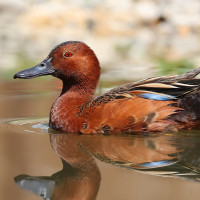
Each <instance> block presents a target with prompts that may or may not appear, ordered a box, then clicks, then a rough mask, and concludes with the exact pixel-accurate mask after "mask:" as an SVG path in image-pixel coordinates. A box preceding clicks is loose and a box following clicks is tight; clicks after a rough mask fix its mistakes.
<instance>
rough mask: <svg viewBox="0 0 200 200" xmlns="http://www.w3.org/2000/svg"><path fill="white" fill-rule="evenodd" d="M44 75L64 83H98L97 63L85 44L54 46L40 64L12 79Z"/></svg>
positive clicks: (91, 51)
mask: <svg viewBox="0 0 200 200" xmlns="http://www.w3.org/2000/svg"><path fill="white" fill-rule="evenodd" d="M46 75H52V76H55V77H58V78H60V79H61V80H63V81H65V82H74V83H79V82H82V81H84V80H91V81H94V80H97V81H98V79H99V75H100V67H99V61H98V59H97V57H96V55H95V53H94V52H93V50H92V49H90V47H88V46H87V45H86V44H85V43H83V42H78V41H68V42H64V43H61V44H59V45H58V46H56V47H55V48H54V49H53V50H52V51H51V52H50V53H49V55H48V56H47V58H46V59H44V60H43V61H42V62H41V63H40V64H38V65H36V66H35V67H33V68H30V69H26V70H23V71H20V72H18V73H16V74H15V75H14V78H20V79H31V78H35V77H38V76H46Z"/></svg>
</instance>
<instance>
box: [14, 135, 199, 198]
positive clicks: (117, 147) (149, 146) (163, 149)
mask: <svg viewBox="0 0 200 200" xmlns="http://www.w3.org/2000/svg"><path fill="white" fill-rule="evenodd" d="M50 140H51V145H52V147H53V149H54V150H55V151H56V152H57V154H58V155H59V156H60V157H61V159H62V161H63V169H62V170H61V171H59V172H57V173H55V174H53V175H52V176H50V177H31V176H28V175H20V176H18V177H16V178H15V181H16V183H17V184H18V185H19V186H20V187H21V188H23V189H25V190H30V191H32V192H33V193H35V194H37V195H38V196H40V197H43V199H56V200H59V199H77V200H81V199H84V200H87V199H91V200H93V199H96V196H97V193H98V190H99V186H100V180H101V177H100V172H99V169H98V166H97V165H96V163H95V161H94V158H93V156H95V157H96V158H98V159H100V160H101V161H103V162H107V163H110V164H113V165H117V166H120V167H126V168H129V169H135V170H139V171H141V172H143V173H150V174H152V175H160V176H176V177H181V178H186V179H190V180H196V181H198V178H199V173H200V170H199V171H198V168H197V165H196V166H193V165H192V164H191V163H190V164H189V163H188V162H187V158H186V157H184V153H185V154H186V155H187V156H188V153H187V152H188V149H191V148H192V146H190V145H189V146H187V145H184V144H186V143H187V142H186V141H184V140H183V138H181V137H176V136H156V137H155V136H154V137H153V136H145V137H141V136H128V135H127V136H124V135H123V136H102V135H94V136H86V135H71V134H69V135H68V134H51V135H50ZM196 141H197V142H198V140H196ZM193 146H194V143H193ZM198 146H199V145H198ZM180 158H181V159H180Z"/></svg>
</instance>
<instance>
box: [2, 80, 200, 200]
mask: <svg viewBox="0 0 200 200" xmlns="http://www.w3.org/2000/svg"><path fill="white" fill-rule="evenodd" d="M58 87H60V83H59V82H52V81H48V82H42V83H41V84H40V83H38V82H35V81H32V80H30V81H28V82H26V84H25V82H24V81H19V82H18V83H17V84H15V85H13V84H8V83H7V84H0V96H1V98H0V108H1V112H0V117H1V124H0V156H1V167H0V169H1V170H0V177H1V181H0V199H8V200H11V199H20V200H23V199H24V200H25V199H29V200H32V199H33V200H36V199H56V200H59V199H81V198H82V199H98V200H106V199H117V200H123V199H127V200H129V199H131V200H132V199H137V200H144V199H150V200H151V199H152V200H155V199H162V200H165V199H166V200H167V199H172V200H173V199H174V200H175V199H176V200H179V199H180V200H188V199H199V195H200V184H199V181H200V132H199V131H188V132H180V133H177V134H165V135H164V134H159V135H158V134H154V135H127V134H120V135H95V136H85V135H74V134H56V133H55V132H53V131H52V130H50V129H49V127H48V114H49V110H50V107H51V104H52V103H53V101H54V100H55V99H56V97H57V96H58V95H59V89H58ZM83 197H84V198H83Z"/></svg>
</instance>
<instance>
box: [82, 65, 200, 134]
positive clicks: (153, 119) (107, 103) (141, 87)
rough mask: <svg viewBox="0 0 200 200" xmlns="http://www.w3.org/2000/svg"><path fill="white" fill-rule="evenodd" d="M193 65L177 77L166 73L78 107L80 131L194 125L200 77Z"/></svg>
mask: <svg viewBox="0 0 200 200" xmlns="http://www.w3.org/2000/svg"><path fill="white" fill-rule="evenodd" d="M199 72H200V69H199V68H197V69H195V70H193V71H191V72H187V73H185V74H182V75H179V76H168V77H167V76H166V77H157V78H150V79H146V80H142V81H140V82H136V83H129V84H126V85H123V86H121V87H118V88H115V89H113V90H111V91H109V92H107V93H105V94H104V95H102V96H99V97H97V98H95V99H93V100H92V101H90V102H89V103H86V104H84V105H83V106H82V108H81V110H80V113H79V115H80V116H83V117H84V118H85V120H84V123H83V125H82V129H81V132H82V133H84V134H91V133H110V132H155V131H159V132H162V131H177V130H180V129H188V128H194V127H195V126H198V124H199V119H200V112H199V107H200V104H199V103H200V94H199V85H200V79H194V77H195V76H196V75H197V74H198V73H199Z"/></svg>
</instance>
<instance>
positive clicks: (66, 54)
mask: <svg viewBox="0 0 200 200" xmlns="http://www.w3.org/2000/svg"><path fill="white" fill-rule="evenodd" d="M72 55H73V54H72V52H71V51H67V52H65V54H64V56H65V57H67V58H68V57H71V56H72Z"/></svg>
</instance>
